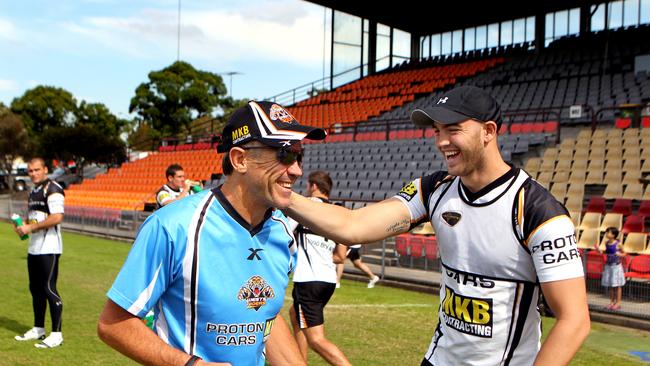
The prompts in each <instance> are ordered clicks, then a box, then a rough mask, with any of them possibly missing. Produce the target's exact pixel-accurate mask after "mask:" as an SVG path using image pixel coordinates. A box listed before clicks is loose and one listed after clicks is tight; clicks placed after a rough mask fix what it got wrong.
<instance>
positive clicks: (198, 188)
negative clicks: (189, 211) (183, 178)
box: [190, 184, 203, 193]
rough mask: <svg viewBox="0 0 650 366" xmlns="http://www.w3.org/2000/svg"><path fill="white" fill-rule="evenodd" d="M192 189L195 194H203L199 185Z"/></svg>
mask: <svg viewBox="0 0 650 366" xmlns="http://www.w3.org/2000/svg"><path fill="white" fill-rule="evenodd" d="M190 189H191V190H192V192H193V193H199V192H201V191H202V190H203V189H202V188H201V186H200V185H198V184H197V185H194V186H192V187H191V188H190Z"/></svg>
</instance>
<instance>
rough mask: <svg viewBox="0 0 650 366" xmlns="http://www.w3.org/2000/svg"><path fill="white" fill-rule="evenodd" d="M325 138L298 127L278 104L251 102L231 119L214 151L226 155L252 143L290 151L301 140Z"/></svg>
mask: <svg viewBox="0 0 650 366" xmlns="http://www.w3.org/2000/svg"><path fill="white" fill-rule="evenodd" d="M325 136H327V134H326V133H325V130H323V129H321V128H316V127H311V126H305V125H300V124H298V121H296V119H295V118H294V117H293V116H292V115H291V113H289V112H288V111H287V110H286V109H284V108H283V107H282V106H281V105H279V104H277V103H273V102H266V101H261V102H257V101H250V102H248V104H247V105H245V106H243V107H241V108H239V109H237V110H236V111H235V112H234V113H233V114H232V116H230V119H229V120H228V124H226V126H225V127H224V128H223V132H222V134H221V139H222V140H221V143H220V144H219V146H218V147H217V151H218V152H227V151H229V150H230V149H231V148H232V147H234V146H241V145H244V144H246V143H248V142H251V141H259V142H261V143H263V144H264V145H267V146H270V147H290V146H293V145H294V144H295V143H297V142H299V141H300V140H302V139H304V138H308V139H310V140H322V139H324V138H325Z"/></svg>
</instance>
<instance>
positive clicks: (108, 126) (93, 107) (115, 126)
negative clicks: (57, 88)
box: [77, 101, 128, 136]
mask: <svg viewBox="0 0 650 366" xmlns="http://www.w3.org/2000/svg"><path fill="white" fill-rule="evenodd" d="M77 125H86V126H90V127H93V128H95V129H97V130H98V131H99V132H101V133H103V134H105V135H108V136H119V135H120V133H121V132H122V131H123V129H124V128H125V127H126V126H127V125H128V121H126V120H124V119H120V118H117V117H116V116H115V115H114V114H112V113H111V111H110V110H109V109H108V108H106V106H105V105H103V104H101V103H86V101H81V103H80V104H79V108H78V111H77Z"/></svg>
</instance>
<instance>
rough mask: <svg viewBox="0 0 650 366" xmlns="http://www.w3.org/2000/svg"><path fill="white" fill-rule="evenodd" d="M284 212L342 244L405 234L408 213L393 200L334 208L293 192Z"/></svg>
mask: <svg viewBox="0 0 650 366" xmlns="http://www.w3.org/2000/svg"><path fill="white" fill-rule="evenodd" d="M285 212H286V213H287V214H288V215H289V216H291V217H292V218H294V219H295V220H297V221H298V222H300V223H301V224H303V225H305V226H307V227H309V228H310V229H311V230H313V231H314V232H316V233H317V234H319V235H322V236H325V237H327V238H330V239H332V240H334V241H335V242H337V243H342V244H362V243H369V242H373V241H377V240H381V239H384V238H387V237H389V236H393V235H397V234H401V233H405V232H407V231H408V230H409V228H410V226H411V214H410V213H409V210H408V208H407V207H406V205H405V204H403V203H402V202H400V201H399V200H398V199H396V198H389V199H387V200H384V201H381V202H378V203H376V204H372V205H369V206H366V207H363V208H360V209H356V210H349V209H347V208H345V207H341V206H337V205H329V204H326V203H319V202H314V201H312V200H310V199H308V198H305V197H303V196H301V195H299V194H297V193H292V194H291V205H290V206H289V207H288V208H287V209H286V210H285Z"/></svg>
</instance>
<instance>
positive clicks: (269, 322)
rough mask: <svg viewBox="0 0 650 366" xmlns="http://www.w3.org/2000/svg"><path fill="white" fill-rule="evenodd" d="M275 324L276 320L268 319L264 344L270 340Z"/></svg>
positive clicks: (265, 326)
mask: <svg viewBox="0 0 650 366" xmlns="http://www.w3.org/2000/svg"><path fill="white" fill-rule="evenodd" d="M273 323H275V318H272V319H267V320H266V324H265V325H264V342H266V341H267V340H268V339H269V336H270V335H271V329H272V328H273Z"/></svg>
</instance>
